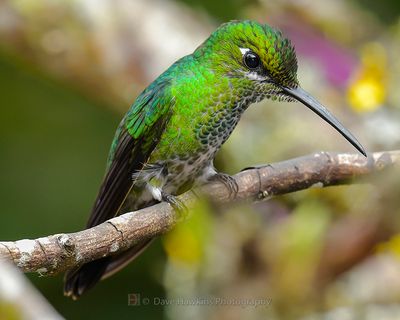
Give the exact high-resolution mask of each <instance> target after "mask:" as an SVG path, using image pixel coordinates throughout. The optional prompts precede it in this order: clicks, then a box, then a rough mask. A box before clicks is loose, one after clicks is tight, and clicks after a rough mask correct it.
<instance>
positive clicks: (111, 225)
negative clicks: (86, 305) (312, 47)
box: [0, 150, 400, 275]
mask: <svg viewBox="0 0 400 320" xmlns="http://www.w3.org/2000/svg"><path fill="white" fill-rule="evenodd" d="M393 164H400V150H397V151H387V152H376V153H372V154H369V156H368V158H364V157H363V156H361V155H358V154H346V153H327V152H321V153H315V154H312V155H308V156H304V157H300V158H295V159H292V160H288V161H283V162H279V163H275V164H270V165H266V166H260V167H254V168H248V169H246V170H245V171H242V172H240V173H238V174H236V175H235V176H234V178H235V179H236V181H237V183H238V185H239V192H238V193H237V195H236V197H235V199H231V198H230V195H229V192H228V190H227V189H226V188H225V186H224V185H223V184H221V183H217V182H216V183H213V184H209V185H206V186H204V187H202V188H201V189H202V191H203V192H204V193H205V194H207V195H208V196H209V197H210V198H211V199H212V200H213V201H215V202H217V203H228V202H232V201H233V200H234V201H238V200H242V201H243V200H247V201H257V200H263V199H266V198H269V197H272V196H275V195H280V194H286V193H290V192H294V191H298V190H303V189H307V188H310V187H326V186H332V185H339V184H346V183H351V182H353V181H354V179H356V178H357V179H359V178H362V177H367V176H369V175H371V174H372V173H375V172H377V171H380V170H382V169H385V168H388V167H391V166H392V165H393ZM179 199H180V200H181V201H183V202H184V203H185V204H186V206H187V207H188V208H189V209H190V208H191V207H193V205H194V203H195V202H196V200H197V197H196V196H195V195H194V194H193V193H192V192H190V191H189V192H186V193H184V194H182V195H180V196H179ZM178 220H179V214H177V213H176V212H175V211H174V210H173V209H172V208H171V206H170V205H169V204H167V203H160V204H157V205H155V206H152V207H149V208H145V209H142V210H139V211H136V212H129V213H126V214H123V215H121V216H118V217H116V218H113V219H110V220H108V221H106V222H104V223H102V224H100V225H98V226H96V227H93V228H91V229H87V230H83V231H79V232H75V233H64V234H56V235H50V236H47V237H43V238H39V239H34V240H19V241H15V242H11V241H7V242H0V259H1V258H3V259H8V260H11V261H13V262H14V264H16V265H17V266H18V267H19V268H20V269H21V270H23V271H24V272H37V273H39V274H40V275H51V274H55V273H59V272H62V271H65V270H67V269H70V268H72V267H75V266H78V265H81V264H83V263H86V262H89V261H92V260H95V259H98V258H101V257H104V256H107V255H112V254H116V253H118V252H121V251H123V250H126V249H128V248H130V247H131V246H133V245H134V244H136V243H138V242H140V241H143V240H144V239H148V238H152V237H155V236H158V235H161V234H164V233H166V232H167V231H169V230H170V229H171V228H172V227H173V226H174V225H175V224H176V223H177V222H178Z"/></svg>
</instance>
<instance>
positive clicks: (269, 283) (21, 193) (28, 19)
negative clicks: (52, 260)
mask: <svg viewBox="0 0 400 320" xmlns="http://www.w3.org/2000/svg"><path fill="white" fill-rule="evenodd" d="M241 18H250V19H255V20H259V21H262V22H265V21H268V23H270V24H273V25H274V26H277V27H279V28H281V29H282V30H283V31H284V33H285V34H287V35H288V37H290V38H291V39H292V41H293V42H294V44H295V46H296V49H297V52H298V58H299V80H300V83H301V84H302V86H303V87H304V88H305V89H306V90H308V91H310V92H311V93H312V94H313V95H314V96H316V97H317V98H318V99H319V100H321V102H323V103H324V104H325V105H327V106H328V107H329V108H330V109H331V110H332V111H333V112H334V113H335V114H336V115H337V116H338V118H340V119H342V120H343V122H344V123H345V124H346V126H347V127H348V128H349V129H350V130H351V131H354V133H355V134H356V136H358V137H359V138H360V140H361V141H362V142H363V144H364V145H365V147H366V148H367V150H368V151H375V150H383V149H399V146H400V121H399V120H400V108H399V106H400V91H399V90H398V87H399V86H400V61H399V59H398V52H399V51H400V19H399V5H398V4H397V2H396V1H394V0H391V1H385V2H384V3H381V2H376V1H370V0H357V1H356V0H353V1H345V0H339V1H330V0H321V1H318V2H317V1H311V0H304V1H293V0H282V1H279V2H276V1H264V0H259V1H255V0H230V1H224V2H221V1H198V0H177V1H172V0H169V1H163V0H148V1H130V0H118V1H113V2H106V1H104V2H102V1H99V2H93V1H89V0H82V1H67V0H63V1H57V2H54V1H51V0H45V1H41V2H33V1H22V0H19V1H2V2H0V92H1V95H0V102H1V108H0V119H1V120H2V121H1V126H0V154H1V157H0V176H1V183H0V194H1V198H0V199H1V203H2V207H1V212H2V217H3V221H4V222H3V223H2V224H0V234H1V239H2V240H12V239H20V238H26V237H28V238H34V237H38V236H43V235H46V234H54V233H58V232H69V231H75V230H79V229H81V228H82V226H84V224H85V221H86V219H87V215H88V212H89V211H90V208H91V206H92V201H93V199H94V197H95V195H96V192H97V190H98V186H99V184H100V182H101V179H102V175H103V173H104V165H105V159H106V157H107V152H108V148H109V144H110V142H111V139H112V137H113V134H114V130H115V128H116V126H117V124H118V122H119V119H120V118H121V116H122V113H123V112H124V111H125V110H127V108H128V107H129V104H130V103H132V102H133V101H134V98H135V96H136V95H137V94H138V93H139V92H140V91H141V90H142V89H143V88H144V87H145V86H146V85H147V84H148V83H150V82H151V81H152V80H153V79H154V78H155V77H156V76H157V75H158V74H159V73H161V72H162V71H163V70H164V69H165V68H166V67H168V66H169V65H170V64H171V63H172V62H173V61H174V60H176V59H177V58H179V57H181V56H182V55H184V54H187V53H190V52H191V51H193V50H194V48H195V47H196V46H198V45H199V44H200V43H201V42H202V41H203V40H204V39H205V37H206V36H207V35H208V34H209V33H210V32H211V31H212V30H213V29H214V28H215V27H216V25H217V24H218V23H219V22H223V21H226V20H229V19H241ZM326 149H330V150H336V151H346V150H347V151H351V152H353V151H354V150H353V149H352V148H351V146H350V145H348V144H347V143H346V142H345V141H344V140H343V139H342V137H341V136H340V135H339V134H337V133H336V132H335V131H334V130H333V129H332V128H330V127H329V126H328V125H327V124H325V123H323V122H322V121H321V120H320V119H319V118H318V117H316V116H315V115H313V114H312V113H310V112H309V111H308V110H306V108H304V107H303V106H301V105H299V104H289V103H276V102H269V101H264V102H262V103H259V104H257V105H255V106H252V107H251V108H249V110H248V111H247V112H246V113H245V115H244V116H243V119H242V121H241V122H240V124H239V125H238V127H237V128H236V130H235V131H234V133H233V135H232V137H231V138H230V139H229V140H228V142H227V143H226V145H224V147H223V148H222V151H221V152H220V153H219V154H218V157H217V161H216V164H217V167H218V168H219V169H220V170H222V171H225V172H228V173H235V172H237V171H238V170H240V169H242V168H243V167H247V166H249V165H253V164H260V163H271V162H274V161H280V160H284V159H287V158H290V157H294V156H299V155H303V154H306V153H310V152H313V151H317V150H326ZM398 177H399V170H398V169H397V170H395V169H394V170H392V171H388V172H382V173H380V174H379V175H377V176H376V177H374V179H373V183H372V184H364V185H352V186H341V187H334V188H327V189H323V190H320V189H310V190H306V191H302V192H298V193H295V194H291V195H286V196H282V197H279V198H275V199H272V200H270V201H267V202H263V203H257V204H254V205H252V204H240V205H238V206H234V207H231V206H226V207H224V208H218V207H215V206H214V205H213V204H209V203H206V202H201V203H199V207H198V208H197V209H196V210H194V212H193V213H192V216H191V218H190V219H189V220H188V221H186V222H184V223H182V224H180V225H178V226H177V227H176V228H175V229H174V230H173V231H172V232H171V233H169V234H168V235H166V236H165V237H164V238H163V239H162V241H156V242H155V244H154V245H152V246H151V248H150V249H148V250H147V251H146V252H145V253H144V254H143V255H142V256H141V257H140V258H139V259H137V260H136V261H135V263H133V264H132V265H131V266H129V267H127V268H126V269H124V270H123V271H121V272H119V273H118V274H116V275H115V276H113V277H112V278H111V279H109V280H107V281H104V282H103V283H101V284H99V285H98V286H96V288H95V289H94V290H92V291H91V292H89V293H88V295H87V296H85V297H83V298H82V300H80V301H78V302H73V301H70V300H68V299H66V298H64V297H63V296H62V277H61V276H58V277H54V278H43V277H38V276H37V275H29V278H30V280H32V282H33V283H34V284H35V286H37V287H38V288H39V289H40V290H41V291H42V292H43V294H44V295H45V296H46V298H47V299H48V300H49V301H50V303H51V304H52V305H54V307H55V308H56V309H57V310H58V311H59V312H60V313H61V314H62V315H63V316H65V317H66V318H68V319H85V318H97V319H109V318H111V317H114V318H117V319H128V318H129V319H131V318H135V317H136V318H146V319H147V318H148V319H162V318H165V319H174V320H175V319H187V318H191V319H218V320H220V319H266V318H267V319H399V318H400V271H399V270H400V260H399V258H398V255H399V250H400V249H399V234H400V223H399V221H400V220H399V219H398V217H399V215H400V212H399V208H400V203H399V199H398V190H400V185H399V181H400V179H398ZM131 293H138V294H140V296H141V297H142V298H143V297H149V298H150V299H153V298H155V297H156V298H165V299H175V301H178V300H179V299H180V298H192V299H196V298H201V299H203V300H202V301H207V299H210V298H225V299H228V298H235V299H250V300H251V299H253V300H251V301H256V300H257V299H259V301H264V304H263V305H262V306H258V307H255V306H250V305H243V304H241V305H236V306H234V305H226V304H225V305H224V304H222V303H220V304H218V303H215V301H216V300H212V301H214V303H213V304H212V303H203V304H195V305H182V304H180V305H179V304H177V303H169V304H168V303H164V304H163V305H161V304H158V305H154V303H150V304H149V305H141V306H128V303H127V301H128V294H131ZM177 299H178V300H177ZM167 301H172V300H167ZM2 308H3V305H2V304H1V303H0V318H5V319H7V318H9V319H11V318H12V316H13V315H11V314H6V315H4V316H3V314H4V312H8V311H7V310H8V309H4V308H3V309H4V310H6V311H3V309H2ZM2 312H3V313H2Z"/></svg>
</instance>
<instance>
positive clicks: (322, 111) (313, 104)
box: [282, 87, 367, 156]
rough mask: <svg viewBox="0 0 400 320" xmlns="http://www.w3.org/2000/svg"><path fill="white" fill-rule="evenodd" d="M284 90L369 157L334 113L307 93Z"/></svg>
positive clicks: (299, 89)
mask: <svg viewBox="0 0 400 320" xmlns="http://www.w3.org/2000/svg"><path fill="white" fill-rule="evenodd" d="M282 90H283V91H284V92H285V93H286V94H287V95H288V96H291V97H293V98H294V99H296V100H297V101H299V102H301V103H302V104H304V105H305V106H306V107H308V108H310V109H311V110H312V111H314V112H315V113H316V114H317V115H319V116H320V117H321V118H322V119H324V120H325V121H326V122H328V123H329V124H330V125H331V126H332V127H334V128H335V129H336V130H337V131H339V133H340V134H341V135H342V136H343V137H345V138H346V139H347V141H349V142H350V143H351V144H352V145H353V146H354V147H355V148H356V149H357V150H358V151H360V152H361V153H362V154H363V155H364V156H367V154H366V152H365V150H364V148H363V146H362V145H361V143H359V142H358V141H357V139H356V138H355V137H354V136H353V135H352V134H351V133H350V131H349V130H347V129H346V128H345V127H344V126H343V125H342V124H341V123H340V122H339V120H337V119H336V118H335V117H334V115H333V114H332V113H330V112H329V110H328V109H326V108H325V107H324V106H323V105H322V104H320V103H319V102H318V101H317V100H316V99H315V98H313V97H312V96H311V95H309V94H308V93H307V92H306V91H304V90H303V89H301V88H300V87H297V88H289V87H282Z"/></svg>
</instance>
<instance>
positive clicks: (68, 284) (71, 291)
mask: <svg viewBox="0 0 400 320" xmlns="http://www.w3.org/2000/svg"><path fill="white" fill-rule="evenodd" d="M152 240H153V239H148V240H144V241H143V242H140V243H138V244H136V245H134V246H133V247H132V248H130V249H128V250H127V251H124V252H122V253H120V254H118V255H115V256H110V257H105V258H101V259H98V260H95V261H92V262H89V263H87V264H84V265H83V266H81V267H79V268H77V269H73V270H71V271H68V272H67V273H66V275H65V284H64V295H66V296H67V297H71V298H72V299H74V300H76V299H78V298H79V297H80V296H81V295H82V294H83V293H85V292H86V291H87V290H89V289H90V288H92V287H93V286H94V285H95V284H96V283H97V282H99V281H100V280H102V279H105V278H107V277H109V276H111V275H112V274H114V273H115V272H117V271H119V270H121V269H122V268H123V267H125V266H126V265H127V264H128V263H129V262H131V261H132V260H133V259H135V258H136V257H137V256H138V255H140V254H141V253H142V252H143V251H144V250H145V249H146V248H147V247H148V246H149V244H150V243H151V242H152Z"/></svg>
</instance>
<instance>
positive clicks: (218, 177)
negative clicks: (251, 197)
mask: <svg viewBox="0 0 400 320" xmlns="http://www.w3.org/2000/svg"><path fill="white" fill-rule="evenodd" d="M209 181H219V182H221V183H222V184H223V185H224V186H225V187H226V188H227V189H228V192H229V198H230V199H234V198H236V195H237V193H238V192H239V185H238V184H237V182H236V180H235V178H233V177H231V176H230V175H229V174H226V173H217V174H215V175H213V176H212V177H210V178H209Z"/></svg>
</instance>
